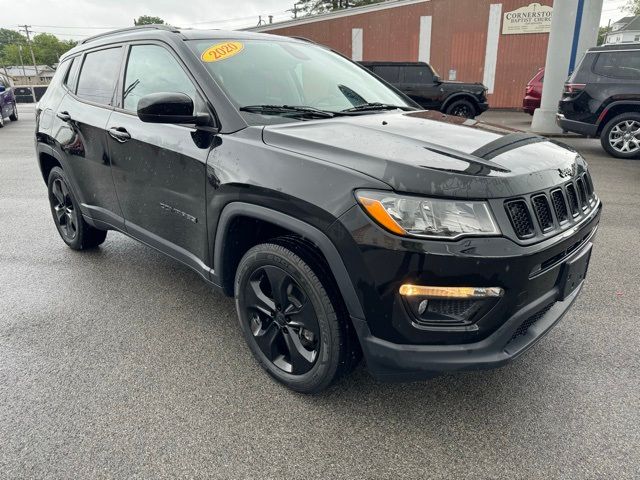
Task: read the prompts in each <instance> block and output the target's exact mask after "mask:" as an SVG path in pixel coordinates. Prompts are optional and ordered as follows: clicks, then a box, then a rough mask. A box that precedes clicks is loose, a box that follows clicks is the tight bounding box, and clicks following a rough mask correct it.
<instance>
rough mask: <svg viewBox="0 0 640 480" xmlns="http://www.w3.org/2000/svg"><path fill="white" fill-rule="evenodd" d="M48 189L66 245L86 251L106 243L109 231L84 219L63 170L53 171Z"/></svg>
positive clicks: (52, 211)
mask: <svg viewBox="0 0 640 480" xmlns="http://www.w3.org/2000/svg"><path fill="white" fill-rule="evenodd" d="M47 188H48V191H49V206H50V207H51V214H52V215H53V221H54V223H55V224H56V228H57V229H58V233H59V234H60V237H61V238H62V240H64V243H66V244H67V245H68V246H69V247H71V248H72V249H74V250H86V249H89V248H95V247H97V246H98V245H100V244H102V243H103V242H104V241H105V239H106V238H107V231H106V230H100V229H98V228H95V227H92V226H91V225H89V224H88V223H87V222H86V220H85V219H84V218H83V217H82V213H81V212H80V207H79V206H78V203H77V202H76V200H75V197H74V195H73V191H72V190H71V188H70V187H69V180H68V178H67V176H66V174H65V172H64V170H62V168H60V167H54V168H52V169H51V172H50V173H49V178H48V179H47Z"/></svg>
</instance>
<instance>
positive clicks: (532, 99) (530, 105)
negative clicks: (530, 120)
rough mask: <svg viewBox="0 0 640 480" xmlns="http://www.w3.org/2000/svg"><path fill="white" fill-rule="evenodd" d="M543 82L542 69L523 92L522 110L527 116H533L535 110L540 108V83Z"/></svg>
mask: <svg viewBox="0 0 640 480" xmlns="http://www.w3.org/2000/svg"><path fill="white" fill-rule="evenodd" d="M543 80H544V67H543V68H540V69H539V70H538V73H536V74H535V75H534V76H533V78H532V79H531V80H529V83H527V89H526V90H525V94H524V100H522V109H523V110H524V111H525V112H527V113H528V114H529V115H533V112H534V111H535V109H536V108H540V99H541V98H542V82H543Z"/></svg>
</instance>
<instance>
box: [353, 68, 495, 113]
mask: <svg viewBox="0 0 640 480" xmlns="http://www.w3.org/2000/svg"><path fill="white" fill-rule="evenodd" d="M360 63H361V64H362V65H363V66H364V67H366V68H368V69H369V70H371V71H372V72H373V73H375V74H376V75H377V76H379V77H380V78H382V79H383V80H385V81H387V82H389V83H390V84H391V85H393V86H395V87H396V88H398V89H399V90H401V91H402V92H403V93H405V94H406V95H407V96H409V97H410V98H411V99H412V100H413V101H415V102H416V103H418V104H419V105H420V106H421V107H422V108H425V109H427V110H440V111H441V112H444V113H446V114H448V115H456V116H458V117H466V118H474V117H475V116H476V115H480V114H481V113H482V112H484V111H486V110H487V109H488V108H489V104H488V103H487V87H485V86H484V85H483V84H481V83H463V82H445V81H443V80H442V79H441V78H440V76H439V75H438V74H437V73H436V72H435V70H434V69H433V68H432V67H431V65H429V64H428V63H424V62H360Z"/></svg>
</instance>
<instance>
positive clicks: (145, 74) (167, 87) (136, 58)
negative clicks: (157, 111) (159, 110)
mask: <svg viewBox="0 0 640 480" xmlns="http://www.w3.org/2000/svg"><path fill="white" fill-rule="evenodd" d="M158 92H180V93H186V94H187V95H189V96H190V97H191V98H192V99H193V100H194V104H195V103H197V102H196V100H197V95H196V89H195V87H194V85H193V83H191V80H190V79H189V77H188V76H187V74H186V73H185V72H184V70H183V69H182V67H181V66H180V64H179V63H178V62H177V61H176V59H175V58H174V57H173V56H172V55H171V54H170V53H169V52H168V51H167V50H166V49H165V48H163V47H160V46H158V45H136V46H134V47H132V48H131V52H130V54H129V61H128V63H127V72H126V74H125V80H124V93H123V106H124V109H125V110H129V111H132V112H135V111H136V110H137V109H138V101H139V100H140V98H142V97H144V96H145V95H149V94H150V93H158Z"/></svg>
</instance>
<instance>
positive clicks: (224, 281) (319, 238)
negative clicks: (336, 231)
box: [212, 202, 364, 319]
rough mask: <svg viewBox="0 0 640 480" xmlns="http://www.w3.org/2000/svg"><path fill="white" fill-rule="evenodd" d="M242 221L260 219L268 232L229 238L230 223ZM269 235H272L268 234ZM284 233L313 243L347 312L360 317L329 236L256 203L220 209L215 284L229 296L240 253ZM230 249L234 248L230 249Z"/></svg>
mask: <svg viewBox="0 0 640 480" xmlns="http://www.w3.org/2000/svg"><path fill="white" fill-rule="evenodd" d="M243 221H248V222H256V221H257V222H261V225H263V226H264V225H266V226H267V227H266V228H267V232H268V233H267V234H266V235H264V234H262V235H258V236H256V237H252V238H251V241H246V240H245V241H244V242H242V240H238V239H236V238H233V237H234V233H233V232H234V228H233V227H234V225H237V224H238V223H237V222H243ZM251 233H253V232H251ZM270 234H272V235H271V236H270ZM287 234H288V235H291V234H293V235H296V236H299V237H301V238H303V239H306V240H309V241H310V242H311V243H312V244H313V246H315V248H316V249H317V251H318V252H319V253H320V254H321V256H322V257H323V259H324V260H325V262H326V264H327V266H328V268H329V271H330V273H331V275H332V276H333V280H334V281H335V283H336V285H337V287H338V290H339V292H340V294H341V296H342V299H343V301H344V303H345V306H346V308H347V310H348V312H349V315H351V316H352V317H355V318H360V319H364V312H363V310H362V306H361V304H360V301H359V300H358V296H357V294H356V291H355V288H354V286H353V283H352V282H351V278H350V276H349V273H348V272H347V269H346V267H345V265H344V262H343V261H342V257H341V256H340V254H339V252H338V250H337V248H336V247H335V245H334V244H333V242H332V241H331V240H330V239H329V237H328V236H327V235H325V234H324V233H323V232H322V231H321V230H319V229H318V228H316V227H314V226H313V225H310V224H309V223H306V222H304V221H302V220H299V219H297V218H294V217H291V216H290V215H287V214H285V213H282V212H279V211H276V210H272V209H269V208H266V207H263V206H260V205H255V204H250V203H244V202H233V203H230V204H228V205H227V206H226V207H225V208H224V209H223V211H222V213H221V215H220V218H219V220H218V226H217V228H216V235H215V241H214V251H213V259H214V260H213V267H214V271H213V274H212V275H213V278H212V280H213V282H214V283H215V284H217V285H219V286H220V287H221V288H222V289H223V291H224V292H225V293H226V294H227V295H233V283H234V280H235V271H236V268H237V266H238V265H237V264H238V263H239V261H240V258H242V256H243V255H244V253H245V252H246V251H247V250H248V249H249V248H251V247H252V246H254V245H256V244H258V243H261V242H262V240H267V239H268V238H274V236H280V235H287ZM242 238H244V237H242ZM233 249H236V250H237V251H236V252H233Z"/></svg>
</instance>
